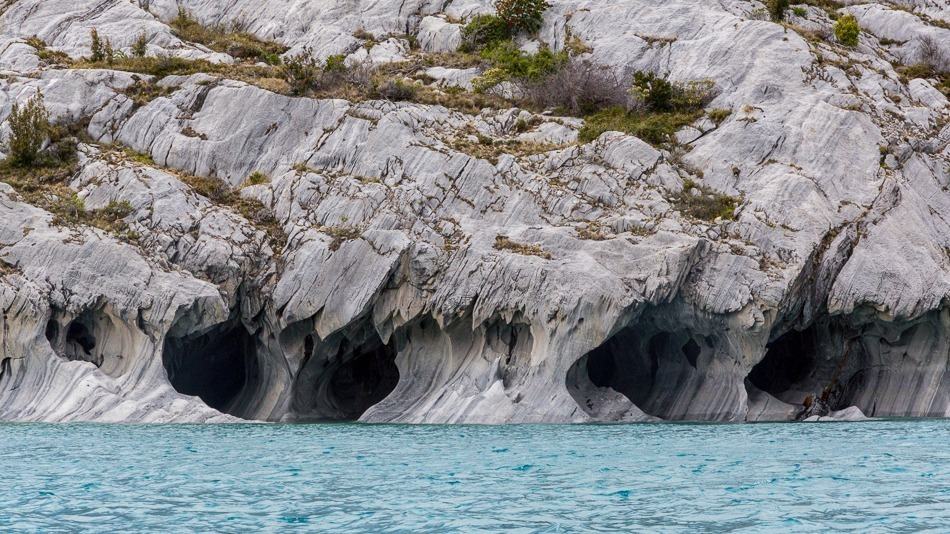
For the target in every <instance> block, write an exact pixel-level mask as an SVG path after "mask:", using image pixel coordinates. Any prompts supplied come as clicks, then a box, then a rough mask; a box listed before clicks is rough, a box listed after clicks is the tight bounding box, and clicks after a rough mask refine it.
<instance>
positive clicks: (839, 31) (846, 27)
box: [835, 15, 861, 46]
mask: <svg viewBox="0 0 950 534" xmlns="http://www.w3.org/2000/svg"><path fill="white" fill-rule="evenodd" d="M859 35H861V27H860V26H858V19H856V18H855V17H854V15H845V16H843V17H841V18H839V19H838V20H837V21H836V22H835V38H836V39H838V42H839V43H841V44H843V45H844V46H857V45H858V36H859Z"/></svg>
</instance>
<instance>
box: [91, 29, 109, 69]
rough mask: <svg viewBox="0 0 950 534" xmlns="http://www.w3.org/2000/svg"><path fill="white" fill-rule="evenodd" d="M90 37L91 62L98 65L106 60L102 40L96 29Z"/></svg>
mask: <svg viewBox="0 0 950 534" xmlns="http://www.w3.org/2000/svg"><path fill="white" fill-rule="evenodd" d="M89 37H90V38H91V39H92V44H91V45H90V52H91V54H90V56H89V60H90V61H93V62H96V63H98V62H100V61H102V60H104V59H105V58H106V54H105V49H104V47H103V46H102V40H101V39H99V32H98V31H97V30H96V29H95V28H93V29H92V30H90V31H89Z"/></svg>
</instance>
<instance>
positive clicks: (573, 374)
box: [567, 325, 713, 419]
mask: <svg viewBox="0 0 950 534" xmlns="http://www.w3.org/2000/svg"><path fill="white" fill-rule="evenodd" d="M712 347H713V342H712V340H710V339H707V338H704V337H703V336H698V337H696V336H693V335H691V334H689V333H688V332H685V331H682V332H680V331H678V332H666V331H658V330H656V329H654V328H652V327H651V326H644V325H635V326H631V327H627V328H624V329H623V330H621V331H620V332H618V333H617V334H615V335H614V336H612V337H611V338H610V339H608V340H607V341H606V342H604V343H603V344H602V345H600V346H599V347H597V348H595V349H594V350H592V351H590V352H588V353H587V354H585V355H584V356H583V357H582V358H580V359H579V360H578V361H577V362H575V363H574V366H573V367H572V368H571V370H570V371H569V372H568V374H567V376H568V384H567V386H568V390H569V391H571V394H572V395H574V398H575V400H576V401H577V402H578V403H579V404H580V405H581V406H585V405H586V406H587V407H588V409H589V410H590V411H591V412H596V411H598V408H597V407H596V406H594V405H593V404H592V403H594V402H596V401H594V400H593V396H592V395H591V394H590V392H588V391H585V380H589V382H590V383H591V384H593V385H594V386H596V387H598V388H610V389H612V390H614V391H616V392H619V393H621V394H623V395H624V396H625V397H627V398H628V399H629V400H630V402H632V403H633V404H635V405H636V406H637V407H638V408H639V409H640V410H642V411H643V412H644V413H646V414H649V415H652V416H656V417H660V418H664V419H665V418H672V419H676V418H682V414H680V413H679V411H678V410H680V408H678V407H677V406H676V404H677V402H678V399H677V394H678V389H679V388H683V387H686V388H688V387H691V386H690V385H691V384H693V383H695V382H697V381H700V380H701V377H702V373H701V372H700V371H699V368H700V366H701V365H702V361H703V358H707V359H708V358H710V357H711V356H710V355H709V354H708V353H709V352H711V350H710V349H712Z"/></svg>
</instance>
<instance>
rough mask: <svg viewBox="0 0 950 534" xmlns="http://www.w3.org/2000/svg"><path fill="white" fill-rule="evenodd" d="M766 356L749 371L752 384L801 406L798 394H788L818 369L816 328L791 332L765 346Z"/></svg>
mask: <svg viewBox="0 0 950 534" xmlns="http://www.w3.org/2000/svg"><path fill="white" fill-rule="evenodd" d="M766 348H767V350H766V353H765V357H764V358H762V361H760V362H759V363H757V364H756V365H755V367H753V368H752V371H750V372H749V377H748V379H749V382H751V383H752V385H753V386H755V387H757V388H758V389H760V390H762V391H764V392H766V393H768V394H770V395H772V396H773V397H776V398H778V399H780V400H784V401H786V402H794V403H800V402H802V400H803V399H802V398H798V396H796V395H797V393H792V396H791V397H790V396H788V395H786V393H787V392H791V391H793V390H795V389H796V386H797V385H799V384H802V383H803V382H805V381H806V380H807V379H808V378H809V376H810V375H811V374H812V372H813V371H814V370H815V367H816V362H817V355H818V339H817V333H816V331H815V330H814V329H811V328H809V329H805V330H791V331H789V332H787V333H785V334H783V335H782V336H780V337H779V338H778V339H776V340H774V341H772V342H771V343H769V344H768V346H767V347H766Z"/></svg>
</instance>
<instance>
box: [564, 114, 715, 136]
mask: <svg viewBox="0 0 950 534" xmlns="http://www.w3.org/2000/svg"><path fill="white" fill-rule="evenodd" d="M700 117H702V112H701V111H665V112H659V113H656V112H654V113H638V112H628V111H627V110H626V109H625V108H623V107H620V106H614V107H610V108H607V109H604V110H601V111H598V112H597V113H593V114H591V115H588V116H587V117H585V118H584V127H583V128H581V131H580V134H579V136H578V138H579V140H580V141H581V142H582V143H589V142H591V141H593V140H595V139H597V138H598V137H600V135H601V134H603V133H604V132H622V133H625V134H628V135H633V136H636V137H639V138H640V139H643V140H644V141H646V142H648V143H651V144H654V145H659V144H663V143H668V142H670V140H671V139H672V137H673V134H675V133H676V132H677V131H678V130H679V129H680V128H682V127H684V126H688V125H690V124H692V123H693V122H694V121H696V120H697V119H699V118H700Z"/></svg>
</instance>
